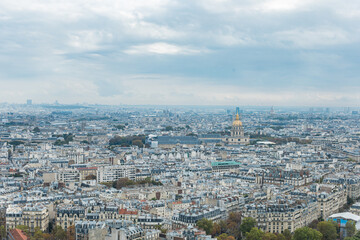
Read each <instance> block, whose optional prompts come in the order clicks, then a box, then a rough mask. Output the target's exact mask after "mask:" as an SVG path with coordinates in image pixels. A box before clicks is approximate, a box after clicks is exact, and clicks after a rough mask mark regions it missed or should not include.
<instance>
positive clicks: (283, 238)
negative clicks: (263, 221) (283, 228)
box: [276, 233, 286, 240]
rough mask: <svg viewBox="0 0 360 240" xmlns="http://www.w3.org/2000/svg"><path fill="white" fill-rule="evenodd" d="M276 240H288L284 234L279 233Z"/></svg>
mask: <svg viewBox="0 0 360 240" xmlns="http://www.w3.org/2000/svg"><path fill="white" fill-rule="evenodd" d="M276 240H286V238H285V236H284V234H282V233H279V234H278V235H276Z"/></svg>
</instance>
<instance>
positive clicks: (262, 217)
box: [242, 201, 319, 233]
mask: <svg viewBox="0 0 360 240" xmlns="http://www.w3.org/2000/svg"><path fill="white" fill-rule="evenodd" d="M242 214H243V217H244V218H245V217H251V218H254V219H255V220H256V221H257V224H258V227H259V228H260V229H262V230H263V231H266V232H272V233H282V232H284V231H285V229H288V230H289V231H291V232H294V231H295V229H297V228H301V227H304V226H306V225H308V224H309V223H310V222H312V221H313V220H316V219H317V218H318V216H319V211H318V209H317V203H316V202H315V201H308V202H301V201H299V202H296V203H291V202H286V201H280V202H278V203H266V204H247V205H245V207H244V208H243V212H242Z"/></svg>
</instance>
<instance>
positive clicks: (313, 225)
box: [308, 219, 319, 229]
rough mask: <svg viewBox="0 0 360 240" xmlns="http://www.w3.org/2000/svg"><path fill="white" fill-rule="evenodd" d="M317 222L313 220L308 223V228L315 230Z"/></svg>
mask: <svg viewBox="0 0 360 240" xmlns="http://www.w3.org/2000/svg"><path fill="white" fill-rule="evenodd" d="M318 223H319V221H318V220H317V219H315V220H313V221H312V222H311V223H309V225H308V227H309V228H312V229H317V225H318Z"/></svg>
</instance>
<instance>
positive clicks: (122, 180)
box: [113, 178, 134, 189]
mask: <svg viewBox="0 0 360 240" xmlns="http://www.w3.org/2000/svg"><path fill="white" fill-rule="evenodd" d="M133 184H134V181H132V180H130V179H128V178H119V179H118V180H117V181H115V182H114V184H113V187H114V188H116V189H120V188H123V187H127V186H130V185H133Z"/></svg>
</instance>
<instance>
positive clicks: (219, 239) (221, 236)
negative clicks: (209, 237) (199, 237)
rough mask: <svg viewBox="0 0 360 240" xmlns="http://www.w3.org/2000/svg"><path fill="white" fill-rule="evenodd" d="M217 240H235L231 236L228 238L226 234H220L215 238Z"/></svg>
mask: <svg viewBox="0 0 360 240" xmlns="http://www.w3.org/2000/svg"><path fill="white" fill-rule="evenodd" d="M217 239H218V240H235V238H234V237H233V236H229V235H227V234H226V233H223V234H221V235H220V236H218V237H217Z"/></svg>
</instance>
